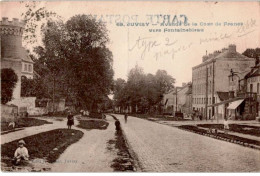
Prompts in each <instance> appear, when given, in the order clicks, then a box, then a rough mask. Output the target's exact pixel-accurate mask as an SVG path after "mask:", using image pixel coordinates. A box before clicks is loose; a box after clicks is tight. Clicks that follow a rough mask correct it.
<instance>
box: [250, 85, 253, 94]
mask: <svg viewBox="0 0 260 176" xmlns="http://www.w3.org/2000/svg"><path fill="white" fill-rule="evenodd" d="M250 92H251V93H252V92H253V84H250Z"/></svg>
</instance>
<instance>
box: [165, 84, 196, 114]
mask: <svg viewBox="0 0 260 176" xmlns="http://www.w3.org/2000/svg"><path fill="white" fill-rule="evenodd" d="M191 87H192V85H191V83H187V84H186V83H183V84H182V87H175V88H174V89H172V90H171V91H169V92H168V93H166V94H164V96H163V104H164V111H163V112H164V114H171V115H176V113H182V114H184V115H185V116H186V115H188V114H191V111H192V106H191V105H192V103H191V102H192V88H191Z"/></svg>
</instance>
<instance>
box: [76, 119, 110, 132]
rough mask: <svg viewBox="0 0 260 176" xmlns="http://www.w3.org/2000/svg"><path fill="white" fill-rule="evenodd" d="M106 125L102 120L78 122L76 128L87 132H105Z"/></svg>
mask: <svg viewBox="0 0 260 176" xmlns="http://www.w3.org/2000/svg"><path fill="white" fill-rule="evenodd" d="M108 125H109V123H108V122H106V121H104V120H79V125H77V127H79V128H83V129H87V130H92V129H99V130H105V129H107V127H108Z"/></svg>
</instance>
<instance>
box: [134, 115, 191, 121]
mask: <svg viewBox="0 0 260 176" xmlns="http://www.w3.org/2000/svg"><path fill="white" fill-rule="evenodd" d="M129 116H134V117H137V118H141V119H147V120H150V121H160V120H161V121H187V119H183V118H180V117H172V116H167V115H156V114H129Z"/></svg>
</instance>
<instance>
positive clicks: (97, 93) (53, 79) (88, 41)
mask: <svg viewBox="0 0 260 176" xmlns="http://www.w3.org/2000/svg"><path fill="white" fill-rule="evenodd" d="M43 34H44V36H43V46H39V47H37V48H35V50H34V51H35V52H36V53H37V55H38V60H37V61H36V66H35V70H36V71H37V72H39V74H40V75H41V77H42V79H44V80H43V82H44V83H45V84H46V85H47V89H46V90H52V91H51V92H52V93H53V97H54V98H60V97H64V96H65V97H66V99H69V100H71V101H73V103H74V104H75V105H78V106H81V107H83V108H86V107H87V108H88V109H89V110H93V111H96V110H97V108H98V104H100V103H102V101H104V99H105V97H106V96H107V95H109V94H110V93H111V89H112V87H113V74H114V72H113V69H112V64H113V56H112V53H111V51H110V50H109V49H108V48H107V47H106V44H107V42H108V36H107V30H106V28H105V26H104V24H103V23H101V22H97V21H96V20H95V19H94V18H93V17H91V16H87V15H76V16H74V17H72V18H71V19H69V20H68V21H67V22H66V23H64V22H61V21H51V20H50V21H48V23H47V24H46V25H45V27H44V28H43Z"/></svg>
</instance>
